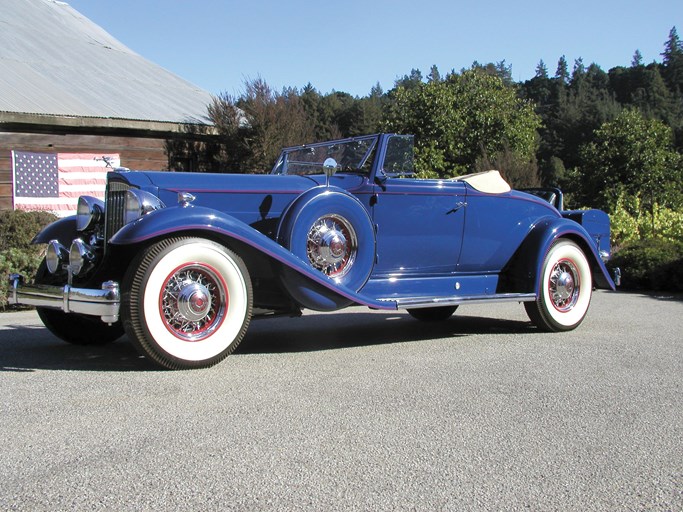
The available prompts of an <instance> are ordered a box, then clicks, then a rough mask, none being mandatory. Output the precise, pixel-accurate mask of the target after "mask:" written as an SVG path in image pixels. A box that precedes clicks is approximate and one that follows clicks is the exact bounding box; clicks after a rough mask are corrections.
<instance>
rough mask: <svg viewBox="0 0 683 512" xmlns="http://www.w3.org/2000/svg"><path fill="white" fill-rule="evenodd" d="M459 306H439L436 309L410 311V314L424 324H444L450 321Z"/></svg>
mask: <svg viewBox="0 0 683 512" xmlns="http://www.w3.org/2000/svg"><path fill="white" fill-rule="evenodd" d="M456 309H458V306H438V307H434V308H419V309H409V310H408V314H409V315H410V316H412V317H413V318H415V319H416V320H420V321H422V322H443V321H444V320H448V319H449V318H450V317H451V316H452V315H453V313H455V310H456Z"/></svg>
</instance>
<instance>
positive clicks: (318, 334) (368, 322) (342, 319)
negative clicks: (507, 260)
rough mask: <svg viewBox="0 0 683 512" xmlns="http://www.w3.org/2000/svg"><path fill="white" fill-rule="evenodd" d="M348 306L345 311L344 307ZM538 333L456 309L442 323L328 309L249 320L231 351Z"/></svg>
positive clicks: (516, 323)
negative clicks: (239, 341) (238, 341)
mask: <svg viewBox="0 0 683 512" xmlns="http://www.w3.org/2000/svg"><path fill="white" fill-rule="evenodd" d="M347 311H348V310H347ZM523 332H538V330H537V329H536V328H535V327H533V326H532V325H531V323H530V322H528V321H517V320H509V319H500V318H484V317H477V316H459V315H458V314H457V313H456V314H455V315H454V316H452V317H451V318H450V319H448V320H446V321H442V322H420V321H417V320H415V319H413V318H411V317H410V316H409V315H408V314H405V313H398V312H396V313H377V312H375V313H372V312H368V313H350V312H344V313H332V314H318V315H305V316H303V317H296V318H284V317H281V318H266V319H256V320H254V321H252V324H251V326H250V327H249V331H248V332H247V335H246V336H245V338H244V340H243V341H242V343H241V344H240V346H239V347H238V348H237V350H236V351H235V353H236V354H259V353H287V352H314V351H318V350H334V349H343V348H348V347H360V346H370V345H382V344H391V343H406V342H414V341H415V342H416V341H425V340H434V339H442V338H457V337H463V336H470V335H477V334H481V335H495V334H512V333H523Z"/></svg>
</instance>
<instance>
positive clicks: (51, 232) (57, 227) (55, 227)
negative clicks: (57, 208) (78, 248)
mask: <svg viewBox="0 0 683 512" xmlns="http://www.w3.org/2000/svg"><path fill="white" fill-rule="evenodd" d="M74 238H78V231H77V230H76V216H75V215H72V216H70V217H64V218H61V219H58V220H56V221H54V222H52V223H50V224H48V225H47V226H45V227H44V228H43V229H42V230H41V231H40V232H39V233H38V234H37V235H36V236H34V237H33V240H31V243H32V244H47V243H49V242H50V241H51V240H59V242H60V243H61V244H62V245H64V246H66V247H69V246H70V245H71V242H72V241H73V239H74Z"/></svg>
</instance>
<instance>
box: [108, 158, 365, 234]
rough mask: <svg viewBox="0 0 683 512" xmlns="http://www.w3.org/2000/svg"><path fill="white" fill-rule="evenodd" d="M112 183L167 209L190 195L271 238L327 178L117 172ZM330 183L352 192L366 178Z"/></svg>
mask: <svg viewBox="0 0 683 512" xmlns="http://www.w3.org/2000/svg"><path fill="white" fill-rule="evenodd" d="M109 179H110V180H111V179H117V180H121V179H123V180H125V181H127V182H128V183H129V184H131V185H133V186H135V187H139V188H140V189H142V190H146V191H147V192H150V193H152V194H154V195H156V196H158V197H159V199H161V200H162V201H163V203H164V204H165V205H166V206H167V207H171V206H175V205H177V204H178V194H180V193H190V194H192V195H193V196H194V198H195V199H194V200H193V201H192V205H194V206H204V207H207V208H211V209H214V210H218V211H220V212H223V213H226V214H229V215H231V216H233V217H236V218H237V219H239V220H241V221H242V222H245V223H246V224H249V225H251V226H253V227H255V228H256V229H259V230H260V231H263V232H264V233H266V234H268V235H269V236H272V227H271V225H272V223H273V222H275V221H277V220H278V219H279V218H280V217H281V216H282V212H283V211H284V210H285V208H287V206H288V205H289V204H290V203H291V202H292V201H293V200H294V199H295V198H297V197H298V196H299V195H301V194H302V193H303V192H305V191H306V190H309V189H311V188H313V187H317V186H320V185H321V184H324V183H325V178H324V176H296V175H280V174H211V173H181V172H151V171H117V172H113V173H110V176H109ZM331 181H334V185H335V186H338V187H341V188H344V189H346V190H349V189H353V188H356V187H358V186H359V185H360V184H361V183H362V182H363V178H362V177H360V176H354V175H346V176H334V177H333V178H332V180H331ZM264 225H267V226H269V227H268V228H264V227H263V226H264Z"/></svg>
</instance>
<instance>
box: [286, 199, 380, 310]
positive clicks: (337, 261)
mask: <svg viewBox="0 0 683 512" xmlns="http://www.w3.org/2000/svg"><path fill="white" fill-rule="evenodd" d="M277 240H278V242H279V243H280V244H281V245H282V246H284V247H285V248H287V249H289V250H290V251H291V252H292V253H293V254H294V255H296V256H298V257H299V258H300V259H301V260H303V261H304V262H306V263H307V264H309V265H310V266H311V267H312V268H315V269H316V270H318V271H320V272H321V273H322V274H324V275H327V276H328V277H329V278H331V279H333V280H334V281H335V282H336V283H338V284H341V285H344V286H345V287H347V288H349V289H351V290H353V291H358V290H360V289H361V288H362V287H363V285H365V283H366V282H367V280H368V278H369V277H370V273H371V272H372V268H373V265H374V262H375V256H376V254H375V252H376V244H375V229H374V226H373V224H372V221H371V220H370V217H369V215H368V213H367V211H366V210H365V208H364V206H363V205H362V204H361V202H360V201H358V199H356V198H355V197H353V196H352V195H351V194H349V193H348V192H346V191H345V190H343V189H340V188H337V187H323V186H321V187H315V188H313V189H310V190H308V191H306V192H304V193H303V194H301V195H300V196H299V197H297V198H296V199H295V200H294V201H293V202H292V203H291V204H290V205H289V207H288V208H287V210H286V211H285V212H284V213H283V215H282V219H281V220H280V224H279V226H278V234H277ZM288 276H291V273H284V274H283V282H284V284H285V287H287V288H288V290H289V291H290V293H292V295H293V296H294V297H296V298H297V300H299V301H300V302H301V301H302V300H303V301H305V302H308V300H306V297H305V296H306V294H305V293H304V297H302V296H301V295H302V289H301V288H302V284H304V283H302V281H301V280H300V279H291V277H288ZM313 295H314V296H315V295H316V294H315V293H314V294H313ZM310 301H311V302H312V304H306V303H304V304H302V305H303V306H305V307H309V308H311V309H321V306H322V304H318V300H317V299H315V298H314V297H313V296H311V297H310ZM337 307H343V305H338V306H337ZM329 308H330V305H327V306H325V307H324V309H325V310H327V309H329ZM335 309H336V308H335Z"/></svg>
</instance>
